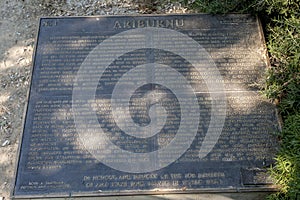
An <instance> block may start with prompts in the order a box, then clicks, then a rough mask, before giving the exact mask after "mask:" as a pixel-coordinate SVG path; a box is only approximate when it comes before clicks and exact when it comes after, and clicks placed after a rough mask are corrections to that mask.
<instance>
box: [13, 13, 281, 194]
mask: <svg viewBox="0 0 300 200" xmlns="http://www.w3.org/2000/svg"><path fill="white" fill-rule="evenodd" d="M151 28H152V29H151ZM153 28H157V29H160V30H166V29H168V30H172V31H173V33H174V34H175V35H176V34H177V33H178V34H179V35H180V34H182V35H183V36H182V37H183V38H185V37H187V38H190V39H192V40H193V41H196V42H197V43H198V44H199V45H200V46H201V48H202V50H203V52H204V51H205V52H206V53H205V55H206V56H209V60H210V61H212V62H213V63H210V64H208V65H207V66H210V65H212V64H213V65H214V66H215V67H216V70H215V71H214V70H211V71H209V70H208V71H207V72H206V71H203V72H201V73H199V71H197V70H195V67H194V65H193V64H194V63H193V62H190V60H188V59H185V58H184V55H178V54H176V53H174V52H171V51H168V50H166V49H167V48H166V49H156V48H136V49H135V50H132V51H131V52H126V53H124V54H122V55H120V56H119V55H118V54H117V52H122V51H121V50H120V46H121V44H120V45H115V46H113V47H111V48H110V49H108V48H107V49H105V51H107V52H109V53H107V54H110V53H111V55H112V56H113V55H118V57H116V58H115V60H113V61H112V62H111V63H110V64H109V65H108V66H107V67H106V68H105V70H104V71H103V73H101V74H100V75H101V77H98V74H99V72H98V71H95V70H90V71H89V70H88V69H87V70H86V71H85V73H88V75H89V76H90V77H91V79H90V81H87V82H84V83H82V82H80V80H78V79H79V78H78V77H79V75H78V74H77V73H78V71H80V70H79V69H80V67H81V66H82V65H83V64H86V63H88V64H89V65H91V66H97V65H99V62H98V61H99V60H105V59H109V58H106V57H103V55H99V56H98V57H95V59H94V60H93V59H91V58H92V57H91V56H90V57H88V56H89V55H90V54H91V52H92V51H93V49H95V48H97V46H98V45H100V44H102V43H105V41H108V39H110V38H113V39H112V41H114V42H115V43H114V44H118V42H117V41H116V40H115V38H117V37H113V36H115V35H117V34H122V32H124V31H130V30H133V29H144V30H154V29H153ZM155 30H156V29H155ZM175 32H176V33H175ZM130 33H135V32H134V31H133V32H130ZM170 33H171V32H170ZM135 37H137V36H135V35H132V36H131V37H128V40H131V41H132V43H130V42H128V43H127V44H128V45H129V46H130V45H132V46H133V47H135V46H136V45H138V44H137V43H135V40H136V41H137V39H135ZM164 37H165V36H164ZM117 39H118V38H117ZM125 39H126V40H127V38H125ZM152 39H153V38H152ZM123 40H124V38H121V39H120V42H123ZM166 40H168V42H169V43H168V45H170V47H169V49H170V48H171V47H172V44H174V46H176V45H178V44H179V43H180V42H181V41H182V40H181V39H180V38H171V37H170V38H167V39H166ZM147 42H150V43H151V41H145V43H147ZM154 42H155V40H154ZM140 44H141V45H143V44H142V43H140ZM157 45H159V44H157ZM154 46H155V45H154ZM146 47H148V46H147V45H146ZM191 48H192V47H191V46H189V45H188V44H187V45H182V46H181V50H178V52H189V51H191ZM203 55H204V54H203ZM101 56H102V57H101ZM191 59H193V58H191ZM197 59H199V58H197ZM149 63H157V66H160V67H161V73H162V74H164V73H165V75H167V73H169V71H167V70H164V69H165V67H166V66H168V67H170V68H171V69H172V70H173V71H174V74H175V71H177V72H178V73H180V74H181V75H182V77H184V79H185V80H186V81H187V83H189V85H190V86H191V88H192V89H193V95H194V96H195V97H196V98H197V102H198V104H197V105H196V106H195V105H192V104H191V105H190V108H192V109H193V110H195V112H194V113H193V112H192V115H189V116H190V117H189V118H188V119H186V120H187V121H190V122H191V123H194V121H193V119H194V118H193V117H192V116H193V115H195V116H197V117H198V118H199V119H200V121H199V122H197V126H198V129H197V132H196V135H195V137H194V138H187V140H191V144H190V146H189V148H188V149H187V150H186V151H185V152H184V153H183V154H182V155H181V154H180V156H179V157H178V159H176V160H174V162H172V163H171V164H169V163H168V164H167V166H163V167H157V166H156V168H155V166H154V167H153V169H154V168H155V169H157V170H154V171H147V172H143V171H141V170H140V171H137V172H136V173H134V169H132V170H131V171H130V170H128V169H127V171H126V170H123V171H122V170H117V169H114V168H113V167H109V164H107V163H109V159H120V163H122V162H124V159H125V160H126V159H127V158H126V157H121V156H119V157H118V158H117V157H111V158H109V155H110V154H111V155H113V152H105V151H103V155H105V157H106V158H105V162H106V163H105V162H102V160H101V159H102V158H101V152H98V154H97V155H98V157H97V156H95V154H93V152H97V151H96V150H95V151H92V150H91V147H93V148H94V146H95V144H92V143H93V140H88V141H89V142H90V145H89V143H87V142H82V140H81V138H80V133H79V132H80V131H78V130H79V128H78V126H76V123H75V122H76V119H75V118H76V115H78V113H75V109H74V108H78V107H76V105H77V104H82V105H86V104H89V105H91V107H92V109H93V112H95V116H96V117H97V120H98V123H99V127H100V128H101V129H102V130H103V132H104V133H105V137H107V138H109V140H110V141H111V143H110V144H111V145H115V146H116V147H117V148H119V149H122V150H124V151H126V152H131V154H135V155H137V154H145V155H146V154H148V153H151V152H156V151H160V150H162V149H164V148H165V147H166V146H168V145H170V144H171V143H172V142H173V141H174V140H176V137H177V136H178V135H177V132H178V131H179V130H180V126H181V125H182V123H181V122H182V120H183V115H182V113H181V111H182V109H183V105H180V103H181V101H180V100H179V99H178V98H177V97H176V95H175V93H174V91H172V89H171V88H169V87H166V86H164V85H161V84H157V83H156V82H155V81H158V77H157V75H156V74H155V72H153V69H155V66H154V68H151V66H150V65H148V64H149ZM139 66H142V67H141V68H140V71H134V70H135V69H138V67H139ZM267 66H268V60H267V54H266V51H265V45H264V38H263V34H262V30H261V26H260V23H259V20H258V19H257V18H256V17H253V16H250V15H226V16H218V15H216V16H211V15H206V14H195V15H163V16H159V15H155V16H110V17H62V18H42V19H41V20H40V26H39V32H38V39H37V45H36V51H35V58H34V64H33V70H32V80H31V86H30V92H29V99H28V106H27V111H26V116H25V122H24V131H23V136H22V142H21V147H20V153H19V163H18V168H17V171H16V181H15V186H14V190H13V194H12V196H13V197H14V198H31V197H45V196H46V197H76V196H103V195H105V196H113V195H135V194H145V195H151V194H167V193H168V194H170V193H199V192H200V193H201V192H221V191H225V192H237V191H271V190H272V189H273V186H272V182H271V181H270V179H269V178H268V177H267V173H266V171H265V169H266V168H267V167H268V166H269V165H270V164H272V163H273V157H274V155H275V153H276V147H277V141H276V138H275V137H274V136H273V135H271V134H270V133H272V132H274V131H278V130H280V124H279V120H278V116H277V112H276V108H275V106H274V105H272V104H271V103H269V102H268V101H267V100H266V99H264V98H263V97H261V95H260V94H259V87H258V85H259V84H261V83H262V82H263V76H264V71H265V70H266V68H267ZM143 67H144V68H143ZM204 67H205V66H204ZM91 69H94V68H91ZM144 69H145V71H144V73H145V74H146V78H149V80H147V81H148V82H147V84H144V85H141V86H140V87H138V88H137V89H136V90H135V91H134V92H133V93H132V94H131V96H130V101H129V112H130V115H131V116H130V118H131V119H132V120H133V122H134V123H136V124H137V125H138V126H141V127H145V126H147V125H148V124H149V123H151V116H152V115H151V113H150V112H152V111H151V107H152V106H153V105H159V106H160V107H158V108H157V109H156V110H157V111H156V112H155V114H156V115H157V116H158V117H157V119H160V118H159V117H160V114H164V115H166V118H165V124H163V125H162V129H161V130H159V131H158V132H157V134H154V135H151V136H149V137H135V136H133V135H129V134H127V133H126V131H123V130H122V128H120V127H119V126H118V125H117V120H116V119H115V118H114V116H113V111H112V105H111V98H112V96H113V91H114V88H115V87H116V85H117V83H118V81H119V80H120V79H121V78H122V77H123V81H124V80H125V79H126V73H129V72H131V73H137V75H136V76H135V78H134V80H133V79H130V80H129V79H128V82H126V80H125V82H124V84H125V86H124V84H123V86H124V93H126V92H127V84H128V87H129V86H132V85H137V84H139V79H138V78H139V73H142V72H143V71H142V70H144ZM150 69H152V70H150ZM173 71H172V72H173ZM214 72H216V73H218V74H219V75H220V76H219V77H220V78H219V79H216V77H215V76H214V75H213V74H212V73H214ZM124 77H125V78H124ZM76 78H77V79H76ZM135 79H136V80H135ZM184 79H177V77H176V76H175V75H174V85H176V84H175V83H176V80H177V81H179V80H184ZM95 80H97V81H98V82H97V87H96V89H95V91H94V92H95V99H94V100H93V101H90V100H89V99H86V98H85V97H84V95H82V96H83V97H82V100H81V99H76V100H74V98H73V99H72V97H74V90H75V89H78V88H79V90H82V91H88V90H92V89H93V88H92V86H91V82H92V81H95ZM209 84H211V85H212V86H213V85H218V84H220V85H222V86H224V88H223V90H217V89H216V90H214V91H211V88H210V86H209ZM182 85H183V86H184V84H182ZM176 86H178V87H179V86H180V84H179V85H176ZM180 89H181V90H180V91H182V89H183V88H180ZM220 91H222V92H223V93H224V94H223V96H224V98H226V99H225V100H226V102H223V104H222V105H218V104H216V105H214V104H213V103H212V102H213V101H214V99H213V97H215V96H214V95H215V93H218V92H220ZM212 93H214V94H212ZM83 94H84V93H83ZM72 95H73V96H72ZM151 95H152V96H151ZM74 104H75V105H74ZM224 105H225V107H224ZM218 106H220V107H219V108H218ZM160 108H163V109H164V110H165V112H164V113H161V112H159V111H158V110H159V109H160ZM213 109H215V110H217V109H220V113H219V114H220V115H222V116H223V117H224V119H225V121H224V124H222V128H221V129H220V130H217V128H216V131H220V133H221V134H220V135H219V136H218V138H213V139H217V140H216V141H212V140H213V139H211V142H212V143H213V142H216V143H215V144H213V145H212V147H213V148H211V149H208V150H207V152H205V153H202V154H201V153H200V156H199V152H201V147H202V146H203V145H204V143H209V141H210V138H208V137H206V136H207V134H208V133H207V132H208V129H209V128H210V126H212V124H210V123H211V121H212V120H213V119H214V117H217V116H216V115H218V113H217V114H216V113H214V114H212V110H213ZM221 110H223V111H224V110H225V111H226V113H225V114H222V112H221ZM77 111H78V110H76V112H77ZM79 114H80V115H82V116H87V117H89V115H90V111H87V110H84V109H82V110H80V113H79ZM120 117H123V116H122V113H120ZM119 121H120V120H119ZM124 123H125V122H124ZM123 125H124V124H123ZM94 126H96V125H95V124H88V123H87V124H86V131H87V132H88V131H89V130H92V129H93V127H94ZM187 128H188V127H187ZM205 138H206V139H205ZM183 140H184V139H183ZM99 145H101V144H99ZM91 152H92V153H91ZM175 152H176V149H174V152H170V156H171V155H172V153H175ZM99 155H100V156H99ZM124 155H125V154H124ZM201 155H203V156H201ZM164 156H166V155H164ZM99 157H100V158H99ZM156 159H159V158H156ZM112 162H114V163H115V162H117V161H116V160H113V161H112ZM162 162H163V161H162ZM159 163H160V162H159ZM112 166H113V165H112ZM133 166H134V165H133ZM120 168H122V165H121V166H120ZM149 169H152V168H149ZM128 171H130V172H128Z"/></svg>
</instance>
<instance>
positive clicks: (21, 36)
mask: <svg viewBox="0 0 300 200" xmlns="http://www.w3.org/2000/svg"><path fill="white" fill-rule="evenodd" d="M158 2H159V1H153V0H139V1H137V0H101V1H95V0H43V1H39V0H0V200H2V199H9V195H10V191H11V188H12V187H13V184H14V180H13V179H14V178H13V176H14V172H15V167H16V162H17V149H18V146H19V144H20V135H21V132H22V120H23V115H24V107H25V104H26V101H27V91H28V88H29V85H30V71H31V67H32V54H33V51H34V50H33V49H34V45H35V38H36V33H37V28H38V27H37V26H38V20H39V17H41V16H73V15H76V16H84V15H116V14H117V15H127V14H144V13H185V12H187V10H186V9H185V8H183V7H181V5H180V4H174V3H171V2H168V1H165V4H164V5H160V4H159V3H158Z"/></svg>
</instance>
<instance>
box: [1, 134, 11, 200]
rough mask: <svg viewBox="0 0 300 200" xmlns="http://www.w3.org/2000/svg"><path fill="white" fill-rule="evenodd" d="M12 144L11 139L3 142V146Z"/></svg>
mask: <svg viewBox="0 0 300 200" xmlns="http://www.w3.org/2000/svg"><path fill="white" fill-rule="evenodd" d="M8 145H10V141H9V140H5V141H4V142H3V143H2V147H5V146H8ZM0 200H1V199H0Z"/></svg>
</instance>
